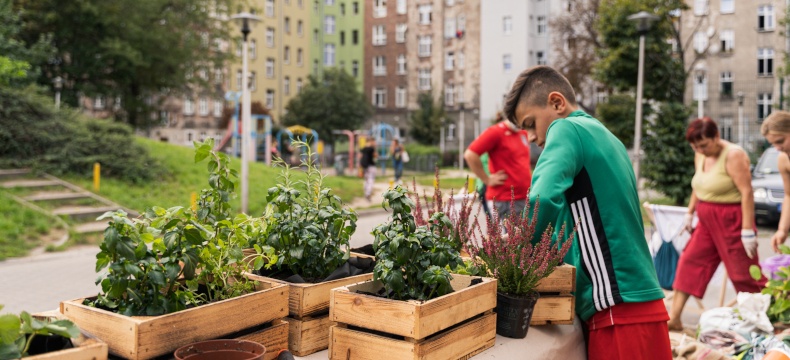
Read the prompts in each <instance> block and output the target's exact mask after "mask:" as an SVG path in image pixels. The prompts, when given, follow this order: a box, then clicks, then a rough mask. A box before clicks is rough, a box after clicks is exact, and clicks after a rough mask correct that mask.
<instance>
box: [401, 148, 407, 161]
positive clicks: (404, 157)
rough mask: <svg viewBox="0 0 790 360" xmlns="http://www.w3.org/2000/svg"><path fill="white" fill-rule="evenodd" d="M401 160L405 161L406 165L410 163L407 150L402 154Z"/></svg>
mask: <svg viewBox="0 0 790 360" xmlns="http://www.w3.org/2000/svg"><path fill="white" fill-rule="evenodd" d="M400 160H401V161H403V163H404V164H405V163H407V162H409V153H408V152H406V150H405V149H404V150H403V151H401V153H400Z"/></svg>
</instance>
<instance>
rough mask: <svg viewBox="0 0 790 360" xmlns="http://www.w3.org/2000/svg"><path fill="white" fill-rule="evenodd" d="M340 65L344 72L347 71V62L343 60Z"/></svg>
mask: <svg viewBox="0 0 790 360" xmlns="http://www.w3.org/2000/svg"><path fill="white" fill-rule="evenodd" d="M339 64H340V65H338V67H339V68H340V69H342V70H345V69H346V62H345V61H343V60H340V63H339Z"/></svg>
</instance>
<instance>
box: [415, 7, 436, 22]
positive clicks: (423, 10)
mask: <svg viewBox="0 0 790 360" xmlns="http://www.w3.org/2000/svg"><path fill="white" fill-rule="evenodd" d="M418 10H419V12H420V25H430V24H431V17H432V14H431V13H432V11H433V7H432V6H431V5H430V4H428V5H420V7H419V8H418Z"/></svg>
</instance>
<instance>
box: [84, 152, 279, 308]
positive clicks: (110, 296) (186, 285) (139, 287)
mask: <svg viewBox="0 0 790 360" xmlns="http://www.w3.org/2000/svg"><path fill="white" fill-rule="evenodd" d="M213 146H214V142H213V140H212V139H209V140H207V141H206V142H205V143H195V147H196V151H195V162H201V161H203V160H205V159H207V158H208V160H209V161H208V170H209V173H210V175H209V185H210V188H209V189H205V190H203V191H202V192H201V194H200V198H199V200H198V203H197V209H195V210H193V209H189V208H184V207H180V206H176V207H172V208H170V209H164V208H161V207H153V208H151V209H149V210H147V211H146V212H145V214H144V215H143V217H142V219H134V220H129V219H128V218H127V217H126V214H125V213H124V212H123V211H117V212H114V213H106V214H104V215H103V216H102V217H100V218H99V219H103V218H111V219H112V220H111V221H110V226H109V227H108V228H107V229H106V230H105V231H104V240H103V241H102V243H101V245H100V247H99V249H100V252H99V253H98V254H97V255H96V271H97V272H99V271H100V270H102V269H104V268H108V270H107V274H106V275H103V276H102V277H100V278H99V280H97V283H101V286H102V293H101V294H99V296H98V297H97V298H96V300H95V301H90V300H86V301H87V302H88V304H90V305H93V306H101V307H105V308H108V309H110V310H113V311H116V312H119V313H121V314H124V315H129V316H132V315H161V314H165V313H171V312H175V311H179V310H183V309H184V308H186V307H187V306H189V305H199V304H202V303H206V302H213V301H218V300H223V299H228V298H232V297H235V296H239V295H242V294H245V293H248V292H250V291H252V290H254V284H253V283H252V282H250V281H248V280H246V278H245V277H244V276H243V272H244V271H246V270H247V267H248V264H249V263H248V262H247V261H246V259H245V258H244V254H243V252H242V249H243V248H248V247H251V243H254V242H259V241H260V240H261V239H262V238H263V237H264V236H265V235H264V234H265V233H266V231H267V224H266V223H264V221H263V219H262V218H253V217H250V216H248V215H245V214H240V215H237V216H235V217H234V218H232V219H231V218H230V214H231V209H230V206H229V205H228V201H229V200H230V199H231V198H232V197H233V196H234V189H235V183H234V182H233V180H232V179H233V178H235V177H236V176H237V174H236V171H235V170H232V169H230V168H229V166H228V165H229V162H230V160H229V158H228V157H227V155H225V154H222V153H216V152H214V151H213V150H212V148H213ZM256 256H257V257H258V259H256V260H255V265H256V266H258V267H260V266H263V265H264V262H263V261H262V260H261V258H265V259H266V260H270V261H267V262H271V261H276V258H275V257H274V253H273V250H272V249H270V248H261V247H256ZM182 278H183V280H184V282H182V281H181V279H182ZM200 284H203V285H205V286H206V288H207V290H206V292H205V293H200V292H198V287H199V285H200Z"/></svg>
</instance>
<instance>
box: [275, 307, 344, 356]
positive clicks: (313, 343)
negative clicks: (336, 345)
mask: <svg viewBox="0 0 790 360" xmlns="http://www.w3.org/2000/svg"><path fill="white" fill-rule="evenodd" d="M284 320H285V321H286V322H288V349H290V350H291V352H292V353H293V354H294V355H296V356H307V355H310V354H312V353H316V352H319V351H321V350H324V349H326V348H328V347H329V327H330V326H331V325H332V322H331V321H329V314H327V315H322V316H317V317H309V316H308V317H304V318H302V319H301V320H299V319H294V318H290V317H288V318H285V319H284Z"/></svg>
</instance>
